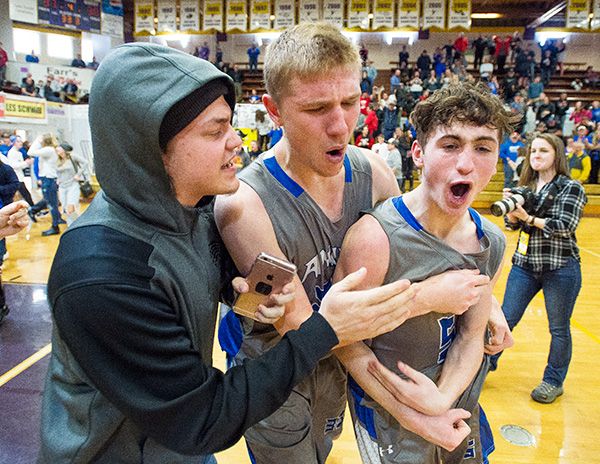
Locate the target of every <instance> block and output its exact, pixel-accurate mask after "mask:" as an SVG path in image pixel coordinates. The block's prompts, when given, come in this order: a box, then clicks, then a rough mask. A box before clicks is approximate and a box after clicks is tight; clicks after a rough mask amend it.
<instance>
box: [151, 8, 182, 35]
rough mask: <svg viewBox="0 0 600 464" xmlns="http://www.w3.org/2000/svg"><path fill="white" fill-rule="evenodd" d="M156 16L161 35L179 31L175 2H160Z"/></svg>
mask: <svg viewBox="0 0 600 464" xmlns="http://www.w3.org/2000/svg"><path fill="white" fill-rule="evenodd" d="M156 16H157V19H158V32H159V33H161V32H163V33H164V32H166V33H169V32H176V31H177V4H176V3H175V0H158V2H157V13H156Z"/></svg>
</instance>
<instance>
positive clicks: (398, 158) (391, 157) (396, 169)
mask: <svg viewBox="0 0 600 464" xmlns="http://www.w3.org/2000/svg"><path fill="white" fill-rule="evenodd" d="M385 161H386V163H387V165H388V166H389V167H390V169H391V170H392V172H393V173H394V177H395V178H396V183H397V184H398V187H399V188H400V189H402V186H403V185H404V180H403V179H402V155H401V154H400V151H399V150H398V148H397V147H396V139H395V138H393V137H392V138H390V139H389V140H388V141H387V156H386V158H385Z"/></svg>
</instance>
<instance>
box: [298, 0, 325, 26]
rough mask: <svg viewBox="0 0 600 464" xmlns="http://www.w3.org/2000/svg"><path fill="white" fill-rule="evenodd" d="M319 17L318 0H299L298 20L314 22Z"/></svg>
mask: <svg viewBox="0 0 600 464" xmlns="http://www.w3.org/2000/svg"><path fill="white" fill-rule="evenodd" d="M319 19H321V11H320V5H319V0H300V22H301V23H314V22H315V21H318V20H319Z"/></svg>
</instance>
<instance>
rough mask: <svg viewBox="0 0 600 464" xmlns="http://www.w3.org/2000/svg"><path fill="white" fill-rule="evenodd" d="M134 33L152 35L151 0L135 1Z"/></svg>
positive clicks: (152, 12)
mask: <svg viewBox="0 0 600 464" xmlns="http://www.w3.org/2000/svg"><path fill="white" fill-rule="evenodd" d="M135 33H136V34H140V33H141V34H146V33H147V34H154V2H153V1H152V0H136V1H135Z"/></svg>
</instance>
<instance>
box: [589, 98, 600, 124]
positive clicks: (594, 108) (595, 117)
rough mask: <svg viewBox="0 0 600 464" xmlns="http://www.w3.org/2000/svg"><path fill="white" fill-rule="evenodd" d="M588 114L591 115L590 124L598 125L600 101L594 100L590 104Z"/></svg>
mask: <svg viewBox="0 0 600 464" xmlns="http://www.w3.org/2000/svg"><path fill="white" fill-rule="evenodd" d="M590 112H591V113H592V122H594V123H596V124H598V123H599V122H600V101H599V100H594V101H593V102H592V106H591V107H590Z"/></svg>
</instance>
